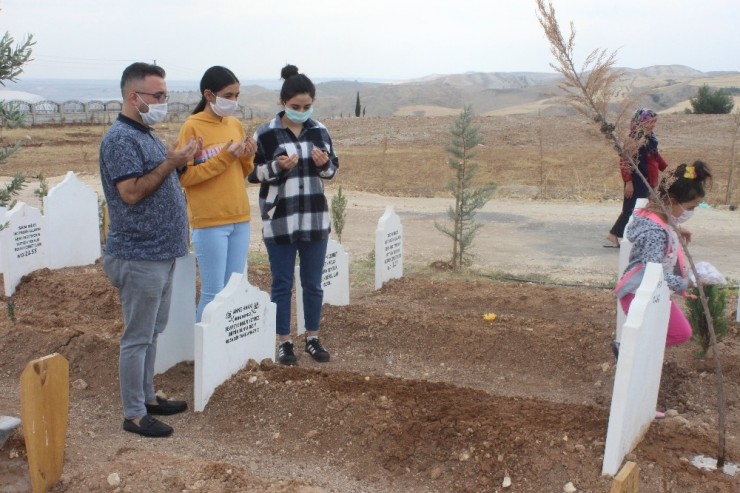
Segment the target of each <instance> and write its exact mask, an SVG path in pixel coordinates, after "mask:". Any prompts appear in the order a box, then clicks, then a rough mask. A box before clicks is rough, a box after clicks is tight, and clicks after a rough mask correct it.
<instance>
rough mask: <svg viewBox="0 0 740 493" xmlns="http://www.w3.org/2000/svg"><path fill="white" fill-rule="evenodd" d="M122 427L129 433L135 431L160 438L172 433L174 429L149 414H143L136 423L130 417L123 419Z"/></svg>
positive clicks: (142, 434)
mask: <svg viewBox="0 0 740 493" xmlns="http://www.w3.org/2000/svg"><path fill="white" fill-rule="evenodd" d="M123 429H124V430H126V431H129V432H131V433H136V434H137V435H141V436H144V437H150V438H161V437H168V436H170V435H172V432H173V431H174V430H173V429H172V427H171V426H170V425H167V424H164V423H162V422H161V421H159V420H157V419H155V418H153V417H152V416H151V415H150V414H145V415H144V417H142V418H141V419H140V420H139V424H138V425H137V424H136V423H134V422H133V421H132V420H130V419H124V420H123Z"/></svg>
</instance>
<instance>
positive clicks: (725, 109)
mask: <svg viewBox="0 0 740 493" xmlns="http://www.w3.org/2000/svg"><path fill="white" fill-rule="evenodd" d="M690 102H691V107H692V108H693V110H694V113H696V114H704V115H726V114H728V113H729V112H731V111H732V108H733V106H735V103H734V101H733V99H732V96H731V95H730V94H728V93H727V92H726V91H725V90H724V89H717V90H716V91H713V90H712V89H710V88H709V86H708V85H706V84H704V85H703V86H701V87H700V88H699V91H698V92H697V93H696V96H695V97H693V98H691V100H690Z"/></svg>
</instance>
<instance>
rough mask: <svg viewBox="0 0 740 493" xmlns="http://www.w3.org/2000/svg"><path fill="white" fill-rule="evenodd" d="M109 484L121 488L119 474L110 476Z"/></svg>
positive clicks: (115, 473) (114, 473)
mask: <svg viewBox="0 0 740 493" xmlns="http://www.w3.org/2000/svg"><path fill="white" fill-rule="evenodd" d="M108 484H109V485H111V486H120V484H121V476H119V475H118V473H117V472H112V473H110V474H108Z"/></svg>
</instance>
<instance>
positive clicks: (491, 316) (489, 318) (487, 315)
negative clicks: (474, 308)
mask: <svg viewBox="0 0 740 493" xmlns="http://www.w3.org/2000/svg"><path fill="white" fill-rule="evenodd" d="M483 320H485V321H486V322H493V321H494V320H496V314H495V313H484V314H483Z"/></svg>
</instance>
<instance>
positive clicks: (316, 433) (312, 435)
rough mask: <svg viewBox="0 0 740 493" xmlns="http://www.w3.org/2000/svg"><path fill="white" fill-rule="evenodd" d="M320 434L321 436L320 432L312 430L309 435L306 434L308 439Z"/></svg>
mask: <svg viewBox="0 0 740 493" xmlns="http://www.w3.org/2000/svg"><path fill="white" fill-rule="evenodd" d="M318 434H319V430H311V431H309V432H308V433H306V438H313V437H315V436H316V435H318Z"/></svg>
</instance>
